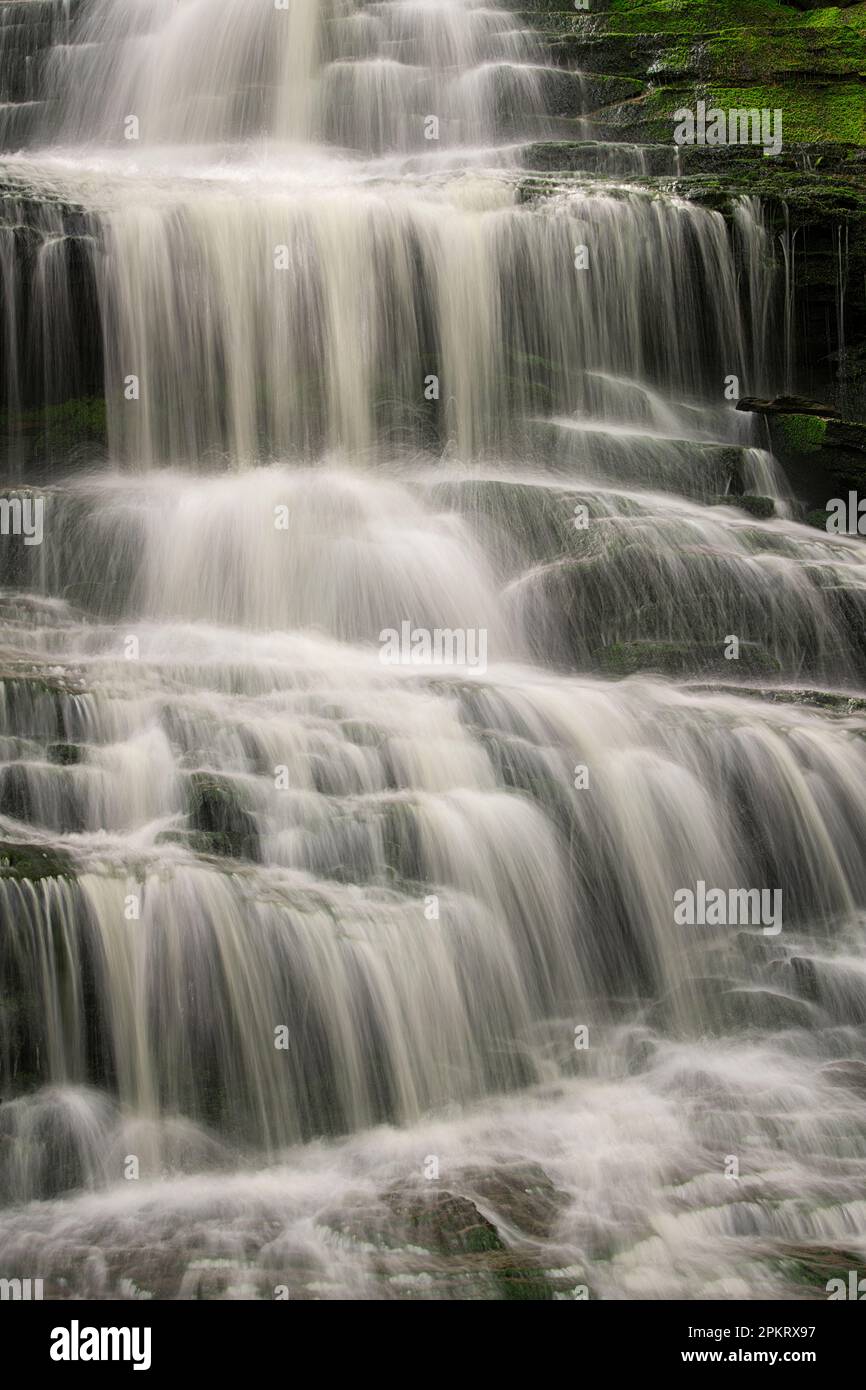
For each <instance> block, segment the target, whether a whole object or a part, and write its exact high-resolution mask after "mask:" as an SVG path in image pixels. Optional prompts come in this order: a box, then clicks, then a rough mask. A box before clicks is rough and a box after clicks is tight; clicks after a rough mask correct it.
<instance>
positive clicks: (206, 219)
mask: <svg viewBox="0 0 866 1390" xmlns="http://www.w3.org/2000/svg"><path fill="white" fill-rule="evenodd" d="M44 77H45V82H46V84H47V89H48V91H49V92H50V94H51V101H50V103H46V104H45V108H46V109H45V110H42V109H40V110H39V112H38V113H36V114H35V115H34V124H33V129H32V131H31V132H30V135H29V137H28V139H27V140H26V141H23V142H21V144H20V146H18V145H16V146H13V147H12V148H11V149H10V151H9V153H8V154H7V155H6V156H4V157H3V160H2V166H0V167H2V172H3V179H4V185H5V189H6V196H5V201H4V204H3V206H4V209H5V211H4V215H3V218H2V220H0V286H2V289H3V300H2V312H3V313H4V314H5V318H4V336H3V341H4V343H5V345H6V351H5V354H4V358H3V362H4V372H5V377H4V384H3V391H4V400H5V401H6V403H7V406H8V407H9V408H10V409H11V408H13V407H15V406H21V405H24V404H26V403H27V400H28V398H29V397H32V396H33V394H34V390H35V389H36V385H38V389H39V395H40V398H41V399H43V400H46V401H49V402H50V401H54V400H63V399H64V398H65V396H66V395H68V394H69V384H70V382H74V381H75V380H77V379H78V378H79V377H82V376H83V375H85V374H86V368H85V365H83V363H82V360H81V358H80V355H77V354H78V353H79V349H78V348H77V347H76V344H77V343H78V342H79V337H80V333H79V330H80V322H81V313H80V309H81V303H82V295H84V296H85V298H86V301H87V303H88V305H89V306H90V313H91V314H92V332H91V334H90V349H89V350H92V352H93V354H94V358H95V359H98V362H99V364H100V370H101V372H102V373H103V380H104V391H105V396H106V400H107V402H108V450H107V457H105V458H102V457H97V456H93V457H85V458H82V457H77V458H75V459H74V460H73V462H72V463H71V464H70V466H68V467H65V468H62V469H55V470H54V471H52V472H51V473H50V474H49V475H48V476H46V477H44V478H43V479H42V480H41V481H40V484H39V489H40V490H39V496H40V497H41V498H42V499H43V500H44V540H43V543H42V544H41V545H32V546H25V545H23V544H20V543H13V542H11V541H9V540H4V542H3V550H2V552H0V556H2V566H0V580H2V583H3V586H4V587H3V589H2V591H0V620H2V633H0V673H2V678H3V679H2V682H0V748H2V753H3V756H4V763H3V766H2V768H0V841H2V853H3V854H5V861H4V862H5V863H6V866H7V872H6V873H5V874H4V876H3V877H0V912H2V937H3V950H2V956H0V985H2V1007H0V1077H2V1086H0V1094H2V1099H3V1103H2V1106H0V1195H2V1201H3V1207H2V1210H0V1272H2V1274H3V1275H4V1276H7V1277H8V1276H12V1275H19V1276H21V1277H42V1278H44V1279H45V1281H46V1287H47V1289H48V1290H49V1291H50V1292H51V1295H52V1296H55V1297H69V1296H95V1297H110V1298H117V1297H124V1298H137V1297H147V1296H155V1297H160V1298H163V1297H197V1296H212V1297H241V1298H244V1297H265V1298H272V1297H274V1290H275V1289H276V1288H281V1287H284V1286H285V1287H287V1288H288V1289H289V1291H290V1296H291V1297H292V1298H341V1297H351V1298H403V1297H419V1296H420V1297H490V1298H492V1297H501V1296H503V1289H504V1288H506V1287H512V1286H513V1284H514V1282H515V1278H516V1282H517V1284H518V1285H520V1284H521V1281H524V1282H525V1281H527V1280H528V1283H529V1288H530V1292H532V1291H533V1290H534V1291H535V1292H536V1293H537V1294H538V1296H554V1297H557V1298H572V1297H580V1296H582V1293H581V1291H582V1290H583V1291H585V1290H587V1289H588V1290H589V1292H590V1295H591V1296H592V1297H604V1298H629V1297H661V1298H665V1297H672V1298H681V1299H691V1298H737V1297H756V1298H790V1297H797V1296H803V1290H804V1284H803V1278H802V1264H803V1261H804V1259H805V1258H806V1256H805V1255H804V1252H806V1253H807V1254H808V1252H809V1251H813V1252H814V1251H815V1250H826V1249H830V1250H836V1251H840V1252H848V1251H855V1252H856V1251H860V1252H861V1253H862V1252H864V1251H866V1236H864V1234H863V1232H864V1219H866V1200H864V1178H866V1159H864V1128H866V1124H864V1110H863V1093H864V1089H866V1046H864V1024H866V968H864V952H863V946H864V920H866V919H864V907H866V863H864V858H863V843H864V832H866V777H864V772H866V744H864V741H863V736H864V731H866V720H864V715H863V708H864V706H863V701H862V698H859V696H860V695H861V693H862V691H863V686H864V673H866V644H864V640H863V632H864V621H863V620H864V613H866V564H864V556H863V550H862V545H861V543H859V542H857V541H856V540H849V539H846V538H839V537H832V536H829V535H824V534H822V533H821V532H818V531H816V530H814V529H812V528H809V527H806V526H804V525H802V524H801V523H800V522H799V521H798V520H796V519H795V517H796V510H795V507H794V505H793V498H792V496H791V493H790V490H789V487H788V484H787V482H786V480H785V477H784V475H783V473H782V471H781V469H780V468H779V466H778V464H777V463H776V461H775V460H774V459H773V458H772V456H771V455H770V454H769V453H767V451H766V449H765V448H763V447H762V444H763V442H764V441H762V440H761V439H759V438H758V436H757V435H756V434H755V433H753V426H752V425H751V423H750V419H751V417H747V416H744V415H742V414H738V413H737V412H736V411H735V409H734V408H733V403H732V402H731V401H730V400H728V399H726V396H725V381H726V378H727V377H728V376H729V375H735V376H737V377H738V379H739V382H740V386H741V392H742V394H759V393H761V392H762V391H767V390H772V389H773V383H774V382H779V381H781V379H782V374H783V373H784V372H785V371H786V370H787V363H786V361H785V357H786V351H785V345H784V337H785V335H784V331H783V328H784V322H785V312H784V311H785V298H784V284H783V282H782V280H781V279H780V277H779V274H778V271H777V269H776V268H775V265H774V261H773V257H772V248H771V246H770V244H769V234H768V232H767V230H766V228H765V226H764V222H763V216H762V209H761V206H760V204H759V203H758V202H756V201H754V200H749V199H743V200H741V202H740V203H739V204H738V206H737V208H736V213H735V216H734V217H733V219H729V220H726V219H725V218H724V217H723V216H722V214H721V213H719V212H715V211H710V210H707V209H705V208H702V207H699V206H697V205H695V204H692V203H689V202H686V201H684V200H683V199H681V198H677V197H676V196H674V195H673V194H672V193H670V192H669V191H668V190H666V188H665V186H664V183H663V182H657V183H656V184H654V185H652V186H647V184H646V183H645V182H640V181H635V180H633V179H630V176H631V173H632V168H633V161H632V159H631V155H630V153H629V151H628V150H624V151H623V152H622V160H621V165H620V168H619V172H617V158H618V153H617V149H616V146H614V145H611V146H610V148H609V150H608V151H607V161H606V162H607V166H608V173H607V174H606V175H605V176H603V177H601V176H590V175H589V174H588V175H587V176H586V177H584V178H579V179H577V180H573V181H571V182H568V183H564V182H562V181H559V182H557V181H555V180H551V186H550V188H549V189H548V190H545V191H542V192H540V193H539V192H538V191H537V190H536V193H535V195H534V196H532V197H527V195H526V185H525V174H524V171H523V169H522V166H521V162H520V152H521V149H522V147H523V145H524V144H525V143H526V142H527V141H528V140H530V139H532V138H537V137H538V136H539V135H540V134H541V135H543V134H545V133H553V134H554V135H555V134H556V132H557V129H558V125H557V122H558V121H561V119H562V117H561V115H559V114H558V111H559V109H560V108H559V107H558V105H557V100H554V99H553V97H552V95H551V94H552V93H558V92H559V91H560V88H561V87H562V84H563V83H567V84H570V86H569V91H570V93H571V96H570V98H569V99H570V100H572V101H573V102H574V103H576V106H575V112H576V115H577V116H578V117H579V115H580V112H581V111H583V110H585V111H586V112H589V111H590V110H591V109H592V97H591V93H590V90H589V84H588V83H587V82H585V81H584V80H583V79H582V78H581V77H580V75H574V74H566V73H564V72H563V71H561V70H559V69H554V68H551V67H548V66H546V60H545V56H544V53H543V51H542V50H541V48H540V47H539V45H538V43H537V41H536V39H535V38H534V37H533V35H532V33H531V32H529V31H527V30H526V29H525V28H524V27H523V21H522V20H521V19H520V18H519V17H518V16H517V15H516V14H512V13H510V12H509V11H507V10H501V9H494V8H490V7H486V6H480V5H475V4H471V3H465V2H464V0H387V2H386V3H372V4H365V5H357V6H355V5H351V4H348V3H342V2H341V0H335V2H334V3H332V0H292V3H291V5H290V6H289V7H288V8H287V9H277V8H276V7H275V6H274V4H273V2H272V0H267V3H265V0H183V3H180V4H177V3H175V0H148V2H147V3H133V0H90V3H87V0H85V2H84V3H82V4H81V5H79V6H78V7H77V9H75V12H74V14H72V15H70V16H69V17H68V19H64V21H63V26H62V28H61V29H60V30H59V33H58V38H57V41H56V42H55V44H54V46H53V47H52V48H51V49H50V51H49V52H48V54H47V59H46V63H45V74H44ZM130 116H134V117H135V119H136V121H137V122H138V139H135V140H130V139H128V138H126V136H127V133H128V131H129V129H130V127H129V126H128V121H129V118H130ZM431 118H435V122H437V123H438V125H437V124H435V123H434V125H431V124H430V121H431ZM431 130H436V131H437V136H436V138H430V135H429V132H430V131H431ZM10 190H11V191H10ZM25 221H27V223H28V226H29V227H30V229H31V230H30V233H29V235H30V236H31V237H34V238H35V240H34V241H33V249H32V256H31V258H30V260H29V261H28V266H27V273H26V275H25V274H24V273H23V272H22V269H21V264H22V263H21V257H20V255H19V254H18V252H19V249H20V243H21V235H22V234H21V227H22V225H23V224H24V222H25ZM34 227H35V229H36V230H35V232H34V231H33V228H34ZM579 262H584V263H585V268H582V267H581V265H580V264H578V263H579ZM25 321H26V332H22V331H21V328H22V324H24V323H25ZM779 344H781V347H780V346H779ZM10 466H11V467H12V469H13V478H12V482H11V484H10V485H14V486H18V487H21V488H25V487H26V486H28V480H27V478H26V477H21V476H17V475H14V468H15V463H14V459H13V460H12V462H11V465H10ZM8 495H11V494H8ZM754 496H758V497H762V498H770V499H772V501H773V502H774V504H775V505H774V514H773V515H772V516H767V515H766V514H760V513H758V514H754V513H753V512H752V511H750V510H748V509H747V507H746V506H744V504H743V501H742V499H743V498H745V499H746V501H748V499H749V498H750V497H754ZM403 624H408V625H409V626H410V628H411V629H414V630H424V631H428V632H431V633H432V632H435V631H437V630H439V631H441V630H448V631H449V632H451V633H464V634H465V633H470V634H474V635H475V636H476V637H477V635H478V634H479V633H482V632H483V634H484V650H485V655H486V661H484V662H480V661H470V660H468V659H467V660H465V661H462V662H461V661H459V660H457V661H456V662H455V661H443V662H437V661H435V660H424V659H420V660H416V661H406V662H404V663H402V664H400V663H396V664H395V663H388V662H386V661H383V659H382V657H383V645H382V640H381V634H382V633H383V632H385V631H386V630H395V631H397V632H399V631H401V628H402V625H403ZM731 637H736V638H737V639H738V640H739V644H740V647H739V657H738V658H737V659H730V660H729V659H726V656H725V652H726V648H727V647H728V645H729V642H730V638H731ZM648 655H649V657H650V658H652V659H651V660H650V662H649V664H650V665H651V666H653V668H654V669H656V670H657V669H658V661H659V659H660V658H661V659H662V662H663V667H664V670H665V671H666V675H662V676H660V675H658V674H652V675H651V674H648V673H646V665H647V656H648ZM701 882H703V883H706V884H707V885H709V886H711V887H713V888H720V889H724V890H726V891H727V890H747V889H748V890H752V889H757V890H761V889H764V890H771V891H774V890H779V891H781V894H782V904H783V909H782V921H781V929H780V930H778V931H777V930H776V929H775V928H774V927H771V928H769V929H768V926H767V924H766V923H765V922H762V921H752V922H745V923H743V922H740V923H733V924H724V923H721V924H713V925H683V924H681V923H679V922H678V921H677V920H676V917H675V910H674V904H675V895H676V894H677V892H678V891H679V890H682V889H685V888H692V889H694V888H696V885H697V884H698V883H701ZM583 1030H587V1031H586V1033H585V1034H584V1032H583ZM587 1042H588V1045H584V1044H585V1043H587ZM732 1158H734V1159H735V1160H736V1164H735V1165H734V1166H735V1167H736V1169H737V1172H736V1174H733V1175H732V1172H731V1169H732V1164H731V1159H732ZM446 1194H447V1195H446ZM468 1202H471V1203H472V1204H473V1208H468V1207H467V1206H466V1205H465V1204H467V1203H468ZM431 1203H432V1205H433V1209H435V1210H436V1211H437V1212H439V1213H440V1217H441V1220H442V1221H443V1222H447V1220H448V1219H452V1218H453V1212H452V1213H451V1216H450V1217H449V1203H451V1204H452V1206H453V1208H454V1211H456V1214H457V1217H459V1218H460V1219H461V1220H463V1219H464V1218H465V1213H466V1211H467V1210H474V1212H475V1214H476V1216H477V1218H478V1220H483V1221H489V1222H490V1223H492V1226H495V1228H496V1232H497V1235H496V1240H497V1241H498V1242H499V1245H501V1247H502V1248H501V1250H494V1251H493V1253H492V1254H491V1253H489V1252H488V1257H487V1258H485V1257H483V1255H478V1254H477V1252H476V1254H475V1255H473V1257H472V1258H468V1257H467V1260H466V1261H465V1262H464V1266H465V1267H462V1268H461V1270H460V1271H459V1273H458V1274H457V1275H455V1274H454V1271H453V1268H452V1266H449V1264H448V1260H447V1259H446V1254H447V1250H446V1246H445V1245H443V1244H442V1242H443V1241H444V1240H445V1237H444V1236H442V1235H441V1232H439V1233H437V1234H436V1236H435V1239H433V1244H432V1246H429V1245H428V1246H427V1247H426V1248H427V1249H428V1254H427V1255H425V1253H424V1249H423V1248H421V1247H425V1241H424V1240H423V1239H421V1237H420V1236H419V1234H418V1231H419V1226H422V1225H423V1224H424V1222H425V1221H429V1220H430V1219H431V1218H430V1217H429V1215H425V1213H429V1210H430V1208H431ZM461 1203H463V1204H464V1205H463V1206H461V1205H460V1204H461ZM434 1224H435V1223H434ZM485 1230H486V1227H485ZM437 1241H438V1242H439V1244H437V1243H436V1242H437ZM446 1244H447V1242H446ZM430 1249H432V1251H433V1255H432V1256H431V1255H430V1254H429V1250H430ZM515 1269H516V1270H517V1271H518V1275H516V1276H515V1272H514V1271H515ZM526 1271H530V1273H529V1274H527V1273H526ZM509 1281H511V1283H510V1284H509ZM539 1290H540V1291H541V1293H540V1294H539V1293H538V1291H539Z"/></svg>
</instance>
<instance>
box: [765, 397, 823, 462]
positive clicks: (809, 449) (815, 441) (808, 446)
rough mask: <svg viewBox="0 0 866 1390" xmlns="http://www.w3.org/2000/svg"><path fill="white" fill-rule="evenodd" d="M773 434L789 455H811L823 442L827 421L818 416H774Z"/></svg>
mask: <svg viewBox="0 0 866 1390" xmlns="http://www.w3.org/2000/svg"><path fill="white" fill-rule="evenodd" d="M798 404H799V402H798ZM773 432H774V434H777V435H778V438H779V440H780V441H781V443H782V445H783V447H784V448H785V449H786V450H788V451H789V452H790V453H792V454H813V453H815V451H816V450H817V449H820V447H821V445H822V444H823V442H824V436H825V434H826V433H827V421H826V420H822V419H821V418H820V416H818V415H775V416H774V417H773Z"/></svg>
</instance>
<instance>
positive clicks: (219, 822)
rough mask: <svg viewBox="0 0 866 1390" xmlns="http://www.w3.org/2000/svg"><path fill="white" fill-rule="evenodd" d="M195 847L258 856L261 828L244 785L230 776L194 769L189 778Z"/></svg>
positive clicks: (190, 812) (192, 844)
mask: <svg viewBox="0 0 866 1390" xmlns="http://www.w3.org/2000/svg"><path fill="white" fill-rule="evenodd" d="M189 828H190V830H191V831H193V832H194V834H193V837H192V839H191V842H190V843H191V847H192V848H194V849H197V850H198V851H199V852H201V853H207V854H219V855H223V856H226V857H229V858H241V859H258V858H259V848H258V829H257V826H256V821H255V817H254V816H253V815H251V813H250V811H249V810H248V808H247V806H246V805H245V797H244V795H243V790H242V788H241V787H240V786H239V785H238V783H237V782H235V781H234V780H233V779H232V778H230V777H221V776H218V775H217V774H215V773H211V772H194V773H192V775H191V777H190V779H189Z"/></svg>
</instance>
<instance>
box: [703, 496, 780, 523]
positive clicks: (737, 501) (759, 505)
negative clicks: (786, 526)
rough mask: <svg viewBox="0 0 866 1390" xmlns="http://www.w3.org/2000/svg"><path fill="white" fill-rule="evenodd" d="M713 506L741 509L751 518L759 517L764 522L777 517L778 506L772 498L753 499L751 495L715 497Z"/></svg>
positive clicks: (712, 500) (712, 502)
mask: <svg viewBox="0 0 866 1390" xmlns="http://www.w3.org/2000/svg"><path fill="white" fill-rule="evenodd" d="M711 505H712V506H716V507H740V508H741V509H742V510H743V511H744V512H748V513H749V515H750V516H757V517H760V518H761V519H762V520H766V519H767V518H769V517H771V516H775V515H776V504H775V502H774V501H773V499H772V497H753V496H751V495H750V494H749V493H744V494H743V495H742V496H741V497H714V498H712V499H711Z"/></svg>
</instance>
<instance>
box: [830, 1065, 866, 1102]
mask: <svg viewBox="0 0 866 1390" xmlns="http://www.w3.org/2000/svg"><path fill="white" fill-rule="evenodd" d="M821 1075H822V1076H824V1077H826V1079H827V1081H828V1082H829V1083H830V1085H831V1086H842V1087H844V1088H845V1089H846V1090H849V1091H857V1092H858V1093H859V1094H860V1095H863V1096H866V1062H859V1061H857V1060H856V1059H855V1058H849V1059H845V1060H844V1061H838V1062H828V1063H827V1065H826V1066H825V1067H822V1068H821Z"/></svg>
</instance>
